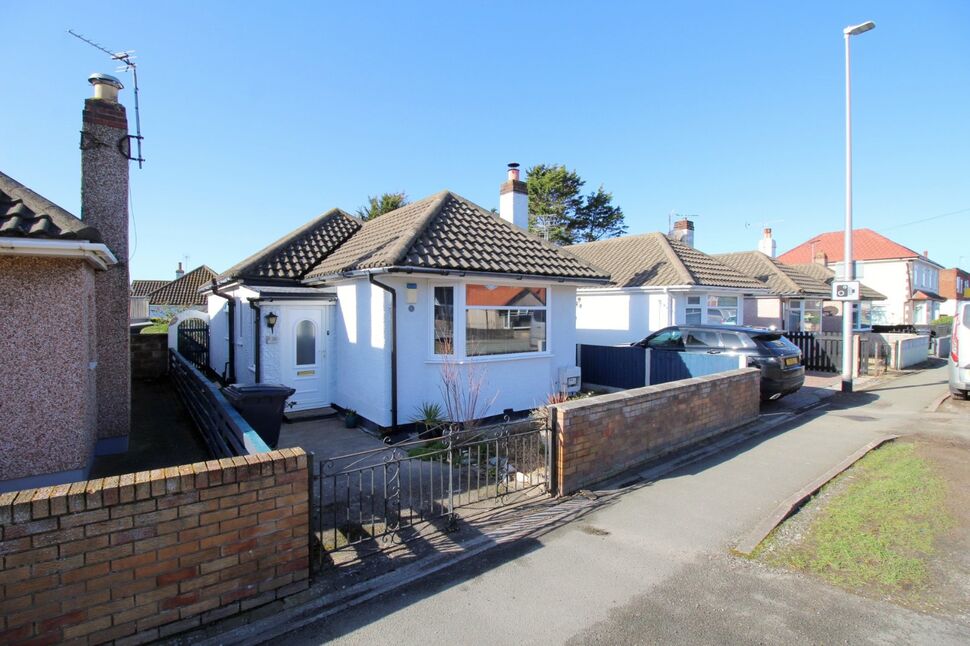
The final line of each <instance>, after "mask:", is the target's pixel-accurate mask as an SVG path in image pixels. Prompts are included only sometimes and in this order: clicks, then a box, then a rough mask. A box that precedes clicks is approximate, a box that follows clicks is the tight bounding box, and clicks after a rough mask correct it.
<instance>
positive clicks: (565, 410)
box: [550, 368, 761, 495]
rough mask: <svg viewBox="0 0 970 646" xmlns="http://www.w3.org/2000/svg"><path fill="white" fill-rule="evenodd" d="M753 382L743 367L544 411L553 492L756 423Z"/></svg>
mask: <svg viewBox="0 0 970 646" xmlns="http://www.w3.org/2000/svg"><path fill="white" fill-rule="evenodd" d="M760 382H761V372H760V371H759V370H758V369H756V368H742V369H739V370H732V371H730V372H722V373H718V374H715V375H708V376H705V377H695V378H693V379H684V380H681V381H673V382H670V383H666V384H661V385H657V386H647V387H645V388H634V389H631V390H624V391H621V392H617V393H610V394H608V395H599V396H597V397H590V398H588V399H579V400H575V401H571V402H566V403H564V404H556V405H555V406H551V407H550V420H551V422H552V426H553V441H554V442H555V443H556V446H555V450H556V477H555V483H554V484H555V486H556V491H557V493H559V494H560V495H568V494H570V493H573V492H575V491H578V490H579V489H582V488H584V487H588V486H590V485H592V484H595V483H597V482H600V481H602V480H605V479H606V478H609V477H611V476H615V475H618V474H620V473H622V472H624V471H626V470H627V469H631V468H633V467H635V466H637V465H640V464H643V463H645V462H648V461H650V460H653V459H655V458H658V457H660V456H662V455H664V454H665V453H670V452H671V451H675V450H678V449H683V448H686V447H688V446H690V445H692V444H696V443H698V442H701V441H703V440H705V439H708V438H710V437H713V436H715V435H718V434H720V433H723V432H725V431H728V430H730V429H733V428H736V427H738V426H741V425H743V424H747V423H748V422H751V421H754V420H756V419H757V418H758V412H759V407H760V403H761V395H760V385H761V383H760Z"/></svg>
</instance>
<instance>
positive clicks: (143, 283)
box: [131, 280, 171, 296]
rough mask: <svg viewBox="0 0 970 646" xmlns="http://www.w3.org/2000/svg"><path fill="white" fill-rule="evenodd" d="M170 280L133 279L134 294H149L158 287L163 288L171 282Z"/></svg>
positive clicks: (132, 288) (132, 291)
mask: <svg viewBox="0 0 970 646" xmlns="http://www.w3.org/2000/svg"><path fill="white" fill-rule="evenodd" d="M169 282H171V281H168V280H133V281H131V295H132V296H148V295H149V294H151V293H152V292H154V291H155V290H156V289H161V288H162V287H165V286H166V285H168V284H169Z"/></svg>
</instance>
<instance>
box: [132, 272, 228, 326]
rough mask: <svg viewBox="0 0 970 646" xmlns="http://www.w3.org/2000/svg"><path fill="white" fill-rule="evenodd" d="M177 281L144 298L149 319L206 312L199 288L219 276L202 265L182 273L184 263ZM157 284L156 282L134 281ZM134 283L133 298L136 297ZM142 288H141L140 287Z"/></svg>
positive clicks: (203, 298)
mask: <svg viewBox="0 0 970 646" xmlns="http://www.w3.org/2000/svg"><path fill="white" fill-rule="evenodd" d="M175 273H176V276H177V277H176V279H175V280H173V281H170V282H167V283H165V284H163V285H162V286H160V287H158V288H156V289H154V290H153V291H151V292H149V293H148V294H147V295H146V296H145V297H144V298H145V300H146V301H147V302H148V318H150V319H154V318H163V319H171V318H173V317H174V316H175V315H176V314H178V313H179V312H184V311H185V310H199V311H200V312H204V311H205V310H206V307H207V305H206V298H205V296H203V295H202V294H200V293H199V288H201V287H202V286H203V285H206V284H208V283H210V282H212V279H213V278H215V277H216V276H218V274H217V273H216V272H214V271H213V270H212V269H210V268H209V267H207V266H205V265H200V266H199V267H196V268H195V269H193V270H192V271H189V272H184V271H182V263H179V268H178V270H176V272H175ZM134 282H135V283H138V282H145V283H149V282H155V281H134ZM134 286H135V285H134V283H132V296H134ZM139 287H140V288H142V287H141V286H139Z"/></svg>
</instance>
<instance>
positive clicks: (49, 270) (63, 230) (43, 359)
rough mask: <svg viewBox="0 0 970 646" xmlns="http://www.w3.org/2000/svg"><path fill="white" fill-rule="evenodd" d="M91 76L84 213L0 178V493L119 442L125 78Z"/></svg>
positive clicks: (124, 306) (125, 376) (124, 427)
mask: <svg viewBox="0 0 970 646" xmlns="http://www.w3.org/2000/svg"><path fill="white" fill-rule="evenodd" d="M89 81H90V82H91V84H92V85H93V86H94V97H93V98H89V99H87V100H86V101H85V104H84V111H83V114H82V126H83V127H82V130H81V151H82V152H81V218H80V219H79V218H77V217H75V216H74V215H72V214H71V213H69V212H68V211H66V210H65V209H63V208H61V207H59V206H57V205H56V204H54V203H53V202H51V201H50V200H47V199H46V198H44V197H42V196H41V195H39V194H37V193H35V192H34V191H33V190H31V189H29V188H27V187H26V186H24V185H23V184H21V183H19V182H17V181H16V180H14V179H12V178H11V177H9V176H7V175H5V174H3V173H0V304H2V308H3V309H2V311H3V316H2V317H0V372H2V374H3V380H2V381H0V383H2V388H0V401H2V404H0V429H2V433H0V491H12V490H18V489H24V488H29V487H38V486H46V485H51V484H59V483H64V482H72V481H76V480H84V479H85V478H86V476H87V473H88V470H89V468H90V465H91V462H92V460H93V457H94V456H95V455H96V454H103V453H115V452H120V451H124V450H126V448H127V442H128V431H129V425H130V400H131V396H130V359H129V353H128V320H127V319H128V265H127V258H128V161H129V160H128V156H127V154H126V152H125V151H126V148H125V147H126V146H127V144H128V136H127V135H128V126H127V118H126V115H125V108H124V106H122V105H121V104H119V103H118V101H117V95H118V90H119V89H121V83H120V82H118V80H117V79H114V78H113V77H110V76H107V75H100V74H95V75H93V76H91V78H90V79H89Z"/></svg>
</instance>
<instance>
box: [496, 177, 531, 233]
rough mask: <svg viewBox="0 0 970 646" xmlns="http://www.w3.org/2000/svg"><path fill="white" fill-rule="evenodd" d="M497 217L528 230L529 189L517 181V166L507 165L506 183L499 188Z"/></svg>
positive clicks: (523, 183)
mask: <svg viewBox="0 0 970 646" xmlns="http://www.w3.org/2000/svg"><path fill="white" fill-rule="evenodd" d="M498 211H499V216H500V217H501V218H502V219H503V220H505V221H507V222H511V223H512V224H514V225H515V226H517V227H520V228H522V229H528V228H529V188H528V186H527V184H526V183H525V182H523V181H521V180H520V179H519V164H517V163H516V162H512V163H510V164H509V171H508V181H506V182H504V183H503V184H502V185H501V186H500V187H499V209H498Z"/></svg>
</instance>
